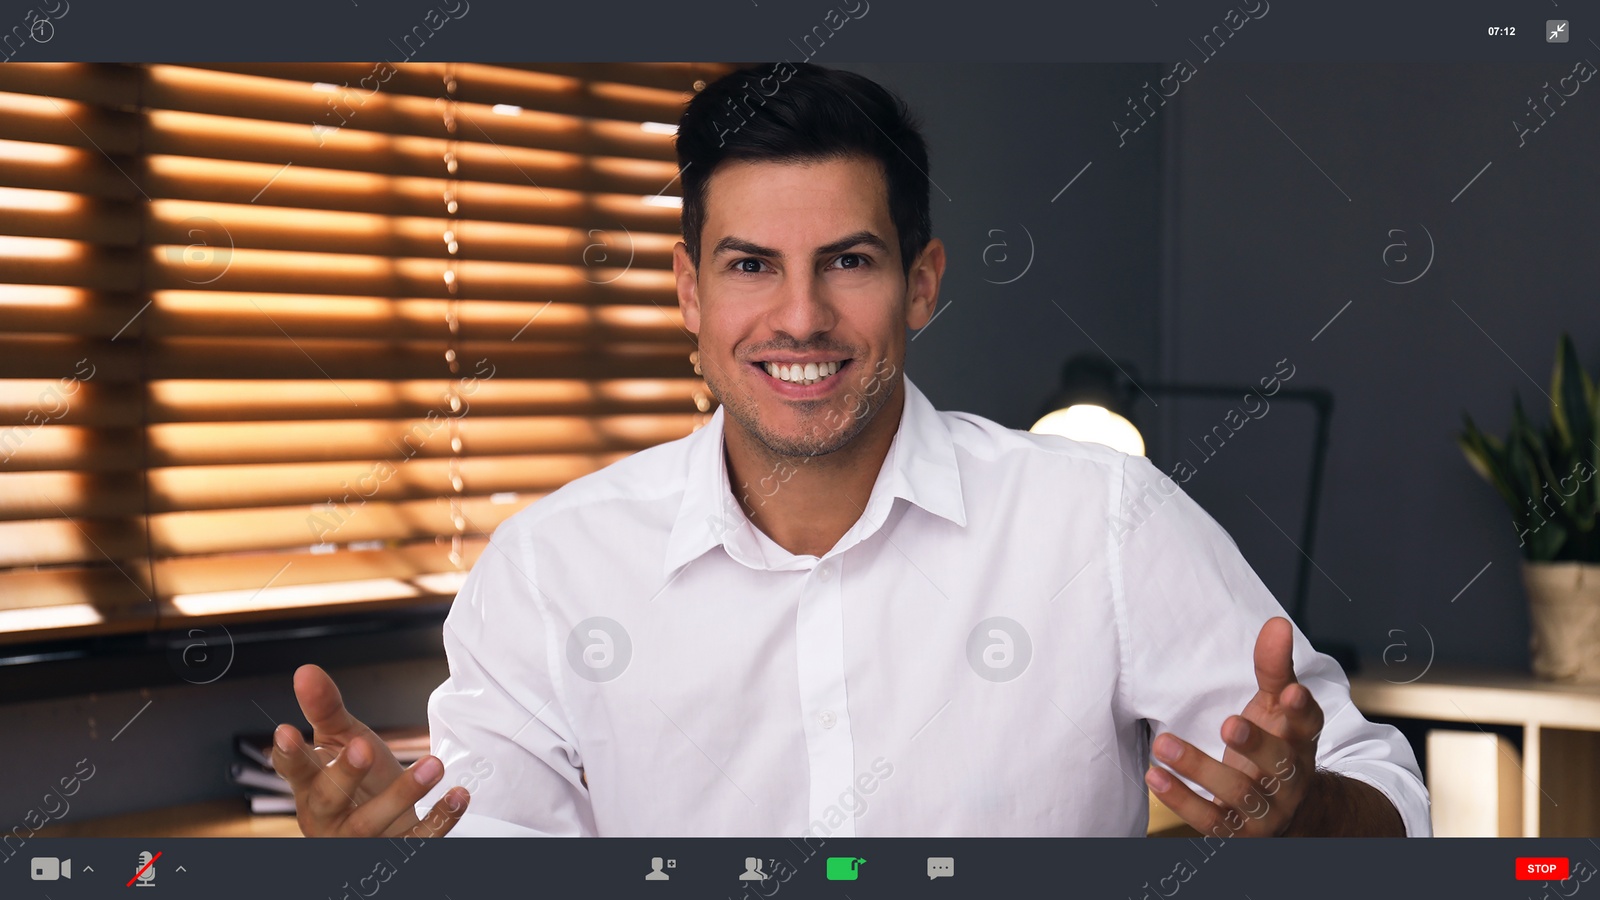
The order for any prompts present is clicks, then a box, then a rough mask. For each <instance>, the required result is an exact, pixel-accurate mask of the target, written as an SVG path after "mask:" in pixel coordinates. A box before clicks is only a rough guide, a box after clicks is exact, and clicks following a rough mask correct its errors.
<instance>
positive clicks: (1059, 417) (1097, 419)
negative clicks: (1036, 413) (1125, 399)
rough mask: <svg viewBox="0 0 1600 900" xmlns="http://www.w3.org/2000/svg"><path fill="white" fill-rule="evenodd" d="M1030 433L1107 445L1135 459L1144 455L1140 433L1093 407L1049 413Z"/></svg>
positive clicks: (1083, 405)
mask: <svg viewBox="0 0 1600 900" xmlns="http://www.w3.org/2000/svg"><path fill="white" fill-rule="evenodd" d="M1028 430H1029V431H1032V432H1034V433H1035V434H1059V435H1061V436H1062V437H1069V438H1072V439H1073V440H1075V441H1092V442H1094V443H1096V444H1105V445H1106V446H1107V447H1111V448H1113V449H1116V450H1121V451H1122V452H1123V453H1128V454H1132V455H1134V456H1143V455H1144V437H1143V436H1142V435H1140V434H1139V429H1138V428H1136V427H1134V424H1133V423H1132V422H1130V421H1128V420H1127V419H1126V418H1124V417H1123V416H1122V415H1120V414H1118V413H1114V412H1112V411H1111V410H1109V409H1106V408H1105V407H1103V406H1097V405H1096V404H1093V403H1075V404H1073V405H1072V406H1069V407H1067V408H1066V409H1056V410H1052V411H1050V412H1047V413H1045V414H1044V416H1043V417H1041V418H1040V419H1039V421H1037V422H1035V423H1033V427H1032V428H1030V429H1028Z"/></svg>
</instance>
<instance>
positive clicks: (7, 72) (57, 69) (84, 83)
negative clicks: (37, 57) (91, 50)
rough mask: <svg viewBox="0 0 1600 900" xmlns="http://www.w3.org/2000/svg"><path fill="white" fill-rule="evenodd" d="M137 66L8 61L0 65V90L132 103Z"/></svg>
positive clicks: (88, 101) (98, 102) (96, 102)
mask: <svg viewBox="0 0 1600 900" xmlns="http://www.w3.org/2000/svg"><path fill="white" fill-rule="evenodd" d="M142 77H143V76H142V75H141V73H140V70H139V68H138V67H135V66H129V65H122V64H118V63H26V62H24V63H18V62H14V63H9V64H7V65H4V66H0V91H5V92H7V93H16V94H40V95H45V96H50V97H60V98H64V99H67V100H75V101H79V102H81V103H84V104H87V105H91V106H136V105H137V104H138V102H139V82H140V80H141V79H142Z"/></svg>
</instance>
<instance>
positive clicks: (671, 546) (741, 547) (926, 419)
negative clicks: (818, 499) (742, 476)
mask: <svg viewBox="0 0 1600 900" xmlns="http://www.w3.org/2000/svg"><path fill="white" fill-rule="evenodd" d="M900 383H901V386H902V389H903V390H904V391H905V405H904V408H903V411H902V412H901V417H900V426H899V428H898V429H896V430H895V436H894V440H893V441H892V442H891V443H890V445H889V453H888V455H887V456H885V457H884V462H883V468H882V469H881V470H880V471H879V472H878V479H877V481H876V482H874V484H873V486H872V494H871V495H870V497H869V498H868V500H867V506H866V510H865V512H864V513H863V514H862V517H861V520H860V521H858V522H857V523H856V525H855V526H854V527H853V528H852V529H851V531H850V532H849V533H847V534H846V536H845V538H844V539H843V540H841V541H840V548H843V547H844V546H846V545H848V544H850V543H854V542H857V541H859V540H861V539H862V538H865V537H867V536H868V535H870V534H871V533H872V532H874V531H876V530H877V529H878V528H879V527H881V526H882V525H883V522H884V520H885V519H887V518H888V515H889V511H890V509H891V508H892V506H893V504H894V500H895V498H897V497H903V498H905V500H906V501H907V502H909V503H911V504H914V505H915V506H918V507H920V508H921V509H923V510H926V511H927V512H930V513H932V514H934V515H936V516H939V517H941V518H944V519H948V520H949V521H951V522H953V523H955V524H956V525H959V526H962V527H965V526H966V524H967V513H966V506H965V504H964V503H963V501H962V496H961V475H960V471H959V470H958V469H957V467H956V450H955V442H954V440H952V438H951V437H950V429H949V427H948V426H947V425H946V424H945V421H944V418H943V417H942V416H941V415H940V413H939V411H938V410H936V409H934V408H933V404H932V403H931V402H929V400H928V398H927V397H926V396H925V395H924V394H923V393H922V391H920V390H918V389H917V387H916V385H914V384H912V383H911V379H910V378H909V377H906V378H903V379H901V382H900ZM724 417H725V411H724V410H723V408H721V407H718V408H717V411H716V412H715V413H714V414H712V416H711V421H710V422H708V423H706V425H705V426H704V427H702V428H701V429H700V430H699V431H697V432H695V433H694V434H692V435H690V436H689V437H688V438H687V439H686V440H688V441H689V442H690V447H689V462H688V471H687V473H686V475H687V480H686V482H685V484H684V490H683V501H682V503H681V504H680V506H679V508H678V518H677V521H675V522H674V523H673V526H672V533H671V535H670V536H669V537H668V539H667V552H666V559H665V561H664V568H663V574H670V573H672V572H673V571H674V570H676V569H677V568H679V567H680V566H682V565H683V564H684V563H687V562H689V561H690V560H693V559H695V558H697V557H699V556H700V555H701V554H703V553H705V552H706V551H707V550H710V549H711V548H713V547H716V546H718V545H722V546H724V547H725V548H726V549H727V550H728V553H729V555H731V556H733V557H734V558H735V559H740V560H741V561H744V560H748V559H751V558H752V557H754V558H756V559H759V558H760V554H759V552H755V553H752V552H751V548H752V547H753V546H754V541H755V534H754V532H755V526H754V525H752V524H751V523H750V520H749V519H748V518H747V517H746V516H745V514H744V510H743V509H742V508H740V506H739V501H738V499H737V498H736V497H735V496H734V494H733V491H732V488H731V486H730V485H729V482H728V466H727V459H726V457H725V456H724V453H723V427H724V424H725V420H724ZM752 489H754V488H753V487H752ZM852 535H853V537H852ZM747 564H748V563H747Z"/></svg>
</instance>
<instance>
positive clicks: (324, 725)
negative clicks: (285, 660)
mask: <svg viewBox="0 0 1600 900" xmlns="http://www.w3.org/2000/svg"><path fill="white" fill-rule="evenodd" d="M294 696H295V699H296V700H298V701H300V712H302V713H304V714H305V717H306V721H307V722H310V723H311V728H312V730H313V731H315V732H316V734H317V736H318V738H319V743H320V738H321V736H322V735H324V734H329V735H334V734H342V733H344V732H346V731H349V730H350V729H352V728H358V727H360V725H361V723H360V722H358V721H356V718H355V716H352V715H350V711H349V710H347V709H345V708H344V697H342V696H341V695H340V694H339V686H338V685H336V684H334V683H333V679H332V678H330V677H329V676H328V673H327V672H324V671H322V668H321V667H320V666H301V667H300V668H298V669H296V670H295V673H294Z"/></svg>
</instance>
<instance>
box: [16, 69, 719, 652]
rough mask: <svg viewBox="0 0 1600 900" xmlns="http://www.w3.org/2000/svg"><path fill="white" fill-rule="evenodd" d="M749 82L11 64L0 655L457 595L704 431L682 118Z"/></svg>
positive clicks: (692, 72)
mask: <svg viewBox="0 0 1600 900" xmlns="http://www.w3.org/2000/svg"><path fill="white" fill-rule="evenodd" d="M728 68H729V67H723V66H710V65H689V64H662V65H613V64H606V65H559V64H557V65H540V66H530V67H521V66H490V65H476V64H422V63H406V64H398V65H393V66H391V65H389V64H386V63H378V64H344V63H338V64H226V65H210V66H190V65H183V66H178V65H102V64H15V63H13V64H9V65H6V66H0V223H3V224H0V642H9V643H16V642H22V641H36V640H42V639H47V638H58V637H70V636H75V635H89V634H103V633H111V632H125V631H134V630H141V629H152V628H176V627H182V626H183V625H184V624H186V623H200V622H212V621H220V622H231V621H236V620H252V619H265V618H270V617H284V616H307V615H313V614H317V613H323V612H329V611H337V612H351V611H354V610H357V609H372V610H378V609H385V608H393V607H396V606H404V605H408V604H418V603H430V602H439V601H440V600H443V599H446V598H448V597H450V596H452V595H453V594H454V593H455V590H456V588H457V586H458V585H459V583H460V580H461V578H462V577H463V575H464V573H465V571H466V570H467V569H468V568H469V567H470V566H471V565H472V563H473V561H474V560H475V559H476V557H477V555H478V554H479V553H480V552H482V549H483V547H484V545H485V542H486V540H487V536H488V535H489V534H490V533H491V532H492V531H493V530H494V528H495V526H496V525H498V524H499V523H500V522H501V521H503V520H504V519H506V518H507V517H508V516H510V515H511V514H513V513H515V512H516V511H518V510H519V509H521V508H523V507H524V506H526V505H527V504H528V503H530V502H532V501H534V500H536V499H538V498H539V497H541V496H543V495H545V494H547V493H549V492H550V491H553V490H555V489H556V488H558V487H559V486H561V485H562V484H564V483H566V482H568V481H570V480H572V479H573V478H576V477H578V476H581V475H583V474H585V473H588V472H592V471H594V470H596V469H598V468H601V467H603V466H605V465H608V464H610V463H611V462H614V461H615V460H617V459H620V458H622V457H623V456H625V455H627V454H629V453H632V452H635V451H637V450H639V449H642V448H645V447H648V446H651V445H653V444H657V443H660V442H662V441H667V440H671V439H674V438H678V437H681V436H683V435H685V434H688V433H689V432H691V431H692V430H694V429H695V428H697V427H699V426H700V425H701V424H703V423H704V422H705V421H706V419H707V417H708V415H709V412H710V410H711V406H712V401H711V398H710V397H709V392H708V391H707V389H706V387H705V383H704V381H703V380H702V379H700V378H699V377H698V376H697V375H696V374H695V370H694V367H693V365H692V362H693V360H692V354H693V349H694V344H693V340H692V337H691V336H690V335H689V334H688V333H687V332H686V331H685V330H684V328H683V322H682V317H681V315H680V314H679V312H678V309H677V301H676V295H675V292H674V288H673V282H672V276H671V249H672V246H673V244H674V242H675V241H676V240H677V239H678V233H677V231H678V215H679V203H678V196H679V194H678V186H679V185H678V181H677V174H678V173H677V167H676V162H675V157H674V155H673V148H672V139H673V133H674V130H675V129H674V125H675V123H676V122H677V118H678V115H679V113H680V111H681V108H682V105H683V103H684V102H685V101H686V100H687V99H688V97H689V96H691V95H692V92H693V91H694V90H695V89H696V84H697V82H699V83H701V84H703V82H704V81H706V80H710V79H712V78H715V77H716V76H718V75H720V74H722V73H723V72H725V71H728Z"/></svg>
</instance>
